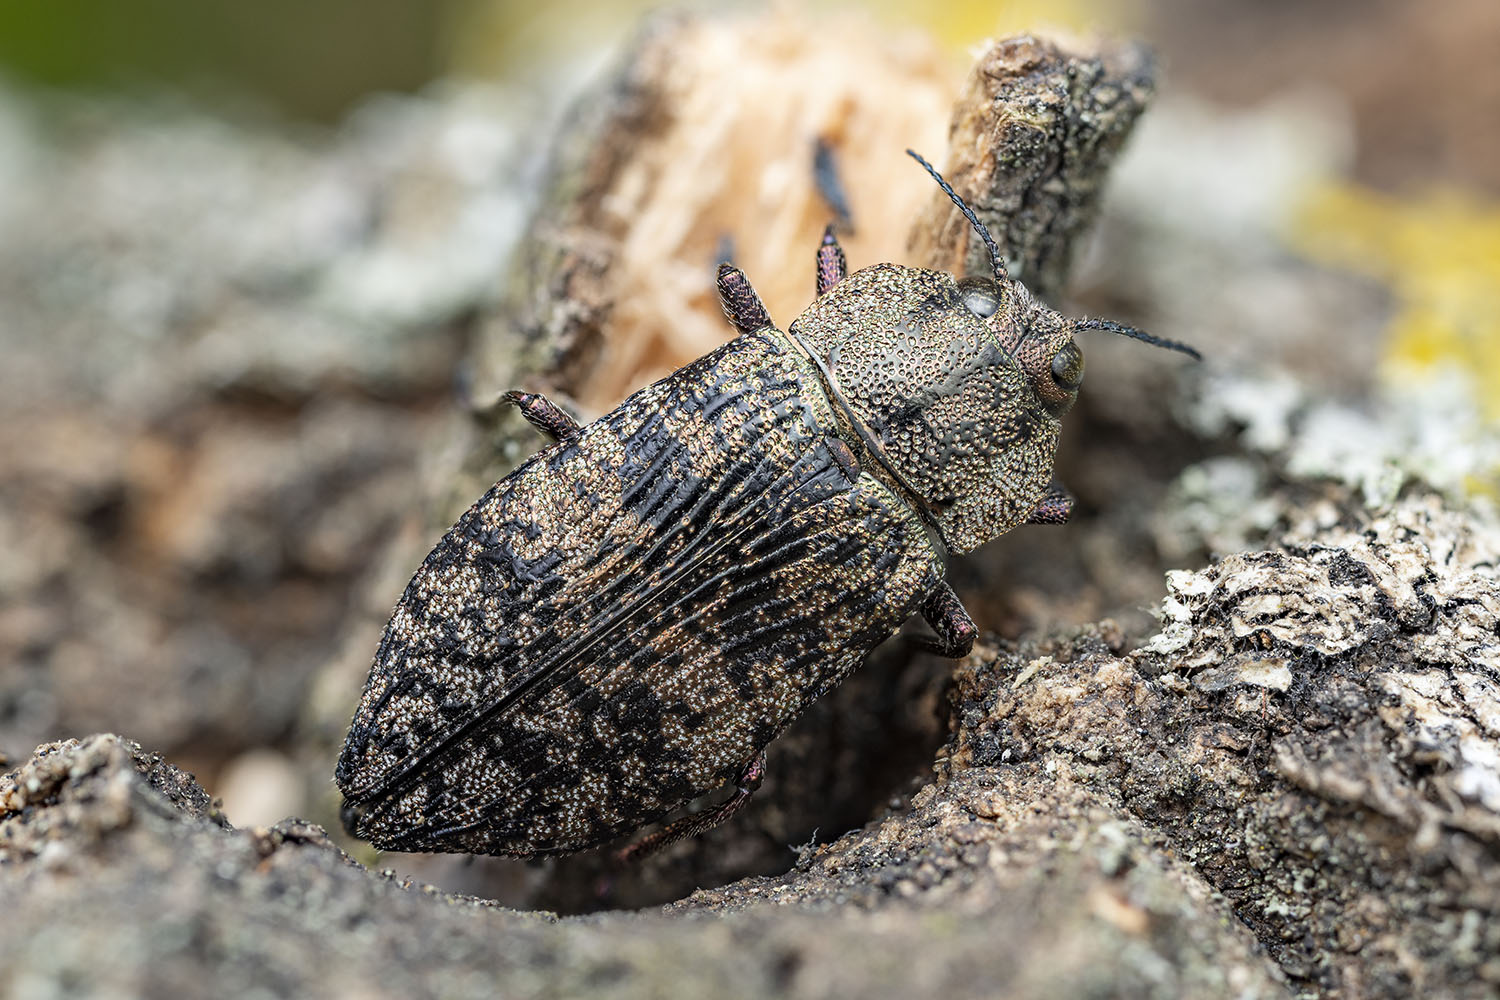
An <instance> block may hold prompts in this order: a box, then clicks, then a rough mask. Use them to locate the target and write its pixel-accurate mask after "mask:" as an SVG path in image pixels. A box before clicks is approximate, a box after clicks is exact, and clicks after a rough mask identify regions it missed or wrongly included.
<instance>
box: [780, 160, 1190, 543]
mask: <svg viewBox="0 0 1500 1000" xmlns="http://www.w3.org/2000/svg"><path fill="white" fill-rule="evenodd" d="M912 156H913V157H915V158H916V159H917V160H918V162H920V163H922V165H923V166H924V167H926V168H927V170H928V171H929V172H930V173H931V174H932V176H933V177H934V178H936V179H937V181H938V183H939V184H941V185H942V187H943V190H944V191H946V192H947V193H948V195H949V197H951V198H952V199H953V202H954V204H956V205H957V206H958V207H959V209H960V210H961V211H963V213H964V214H965V216H967V217H968V219H969V221H970V222H971V223H972V224H973V226H974V228H975V231H976V232H977V233H978V234H979V236H980V238H981V239H983V240H984V242H985V246H986V247H987V248H988V249H989V252H990V262H991V269H992V271H993V273H992V274H991V275H988V276H975V277H968V278H964V279H962V280H959V279H956V278H955V277H954V276H953V275H951V274H947V273H945V272H942V271H931V270H926V269H923V268H912V267H901V266H897V265H894V264H877V265H875V266H873V267H868V268H865V269H864V270H861V271H858V272H855V273H854V274H851V275H849V276H847V277H840V278H839V280H837V281H834V282H825V280H824V278H823V275H822V270H823V267H822V265H823V264H824V260H823V258H824V257H825V256H831V254H830V253H828V252H827V251H828V247H829V244H830V243H831V241H832V236H831V234H830V235H829V236H826V237H825V239H824V244H825V246H824V248H823V249H821V250H820V256H819V265H820V270H819V275H820V277H819V290H820V291H821V292H823V294H821V295H820V296H819V298H818V299H817V301H815V302H814V303H813V304H812V305H811V306H809V307H808V309H807V310H806V311H805V312H803V314H802V315H801V316H800V317H799V318H798V319H797V321H796V322H795V323H793V324H792V326H791V327H790V328H789V330H788V334H789V335H790V337H791V339H792V340H793V341H794V342H796V343H797V344H798V346H800V347H801V348H802V349H803V350H804V351H805V352H806V353H807V354H808V355H809V356H810V357H811V358H812V360H813V362H814V364H816V365H817V367H818V369H819V371H820V373H821V374H822V376H823V380H824V382H825V384H826V387H827V390H828V393H829V396H830V398H831V399H832V400H833V402H834V403H835V406H836V407H837V409H838V410H839V411H840V413H841V415H842V417H843V418H844V419H845V420H846V421H847V423H848V425H849V427H850V429H851V430H852V432H853V433H854V434H855V435H856V436H858V438H859V439H860V440H861V442H862V443H863V444H864V446H865V450H866V452H867V453H868V454H869V456H870V457H871V458H872V459H874V461H875V463H876V464H877V465H878V466H879V467H880V468H881V469H882V470H884V473H885V475H886V477H887V478H888V479H890V480H891V481H893V482H894V483H895V485H896V486H897V487H898V488H899V489H901V491H902V492H904V493H905V494H906V495H907V496H908V497H909V498H910V499H911V500H912V502H913V503H915V505H916V507H917V509H918V511H919V512H920V513H921V514H922V516H923V518H924V519H925V520H926V521H927V522H928V524H929V525H931V526H932V527H933V528H934V529H935V530H936V531H937V533H938V534H939V535H940V536H941V538H942V540H943V542H944V544H945V545H946V546H947V547H948V548H949V549H950V550H952V551H955V552H967V551H969V550H971V549H974V548H977V547H978V546H979V545H982V544H983V543H984V542H986V541H989V540H990V539H991V538H995V537H997V536H998V535H1001V534H1003V533H1004V532H1006V531H1008V530H1010V529H1011V528H1012V527H1015V526H1016V525H1018V524H1020V523H1022V522H1024V521H1026V520H1027V518H1028V517H1029V516H1030V515H1031V513H1032V512H1033V511H1034V510H1035V509H1036V507H1037V504H1038V503H1039V502H1041V500H1042V498H1043V497H1044V495H1045V494H1046V492H1047V488H1048V486H1049V484H1050V483H1051V480H1052V464H1053V457H1054V454H1055V452H1056V449H1057V438H1058V432H1059V429H1060V420H1061V418H1062V416H1063V414H1065V413H1066V412H1067V411H1068V409H1069V408H1070V407H1071V406H1072V405H1073V402H1074V401H1075V400H1076V399H1077V398H1078V388H1079V386H1080V385H1081V384H1082V382H1083V352H1082V351H1081V350H1079V348H1078V345H1077V344H1076V343H1075V342H1074V339H1073V338H1074V334H1075V333H1076V332H1077V331H1080V330H1086V329H1101V330H1107V331H1110V332H1114V333H1122V334H1124V335H1126V336H1132V337H1136V338H1137V339H1141V340H1146V341H1148V342H1150V343H1155V344H1157V345H1159V346H1164V347H1169V348H1172V349H1175V350H1181V351H1184V352H1186V353H1189V354H1193V355H1194V356H1196V352H1194V351H1193V350H1192V349H1191V348H1187V347H1184V346H1183V345H1180V344H1175V343H1172V342H1170V341H1162V340H1157V339H1156V338H1154V337H1149V336H1147V335H1146V334H1142V333H1139V332H1138V331H1135V330H1131V329H1130V328H1128V327H1121V326H1118V325H1117V324H1113V323H1107V322H1104V321H1098V320H1073V319H1069V318H1067V317H1065V316H1063V315H1061V314H1060V313H1058V312H1056V311H1054V310H1052V309H1050V308H1048V307H1047V306H1045V305H1043V304H1042V303H1040V302H1038V301H1036V299H1034V298H1033V297H1032V295H1031V294H1030V292H1028V291H1027V289H1026V287H1025V286H1024V285H1022V284H1021V283H1020V282H1018V281H1014V280H1012V279H1011V278H1010V277H1009V276H1008V274H1007V273H1006V269H1005V262H1004V260H1003V258H1002V257H1001V256H1000V252H999V248H998V247H997V246H996V244H995V241H994V239H993V238H992V237H991V236H990V234H989V232H988V230H986V229H985V227H984V225H983V224H982V223H980V221H979V220H978V218H976V217H975V215H974V213H973V212H972V211H971V210H970V209H969V207H968V206H967V205H965V204H964V202H963V200H962V199H961V198H959V197H958V195H956V194H954V193H953V189H952V188H950V187H949V186H948V184H947V182H946V181H944V180H943V179H942V177H941V176H939V175H938V173H937V172H936V171H935V170H933V169H932V167H931V166H929V165H928V164H927V163H926V161H925V160H922V159H921V157H918V156H916V154H915V153H913V154H912ZM838 256H839V258H840V263H841V259H842V254H839V255H838Z"/></svg>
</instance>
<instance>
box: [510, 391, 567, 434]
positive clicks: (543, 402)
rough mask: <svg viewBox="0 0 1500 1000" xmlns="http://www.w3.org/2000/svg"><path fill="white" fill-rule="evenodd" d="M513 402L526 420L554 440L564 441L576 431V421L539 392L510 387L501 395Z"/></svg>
mask: <svg viewBox="0 0 1500 1000" xmlns="http://www.w3.org/2000/svg"><path fill="white" fill-rule="evenodd" d="M501 399H503V400H505V402H507V403H514V404H515V405H516V409H518V410H520V411H521V416H523V417H525V418H526V422H527V423H529V424H530V425H531V426H533V427H535V428H536V429H537V430H539V431H541V432H542V433H543V434H546V435H547V436H548V437H550V438H552V440H554V441H566V440H568V438H570V437H573V436H574V435H575V434H577V433H578V431H579V427H578V421H576V420H574V419H573V418H572V417H570V416H568V414H567V413H566V412H564V411H563V408H562V407H560V406H558V405H557V404H556V403H554V402H552V400H550V399H548V398H547V397H546V396H543V395H542V394H541V393H539V392H522V391H521V390H519V389H512V390H511V391H510V392H507V393H506V394H505V395H503V396H502V397H501Z"/></svg>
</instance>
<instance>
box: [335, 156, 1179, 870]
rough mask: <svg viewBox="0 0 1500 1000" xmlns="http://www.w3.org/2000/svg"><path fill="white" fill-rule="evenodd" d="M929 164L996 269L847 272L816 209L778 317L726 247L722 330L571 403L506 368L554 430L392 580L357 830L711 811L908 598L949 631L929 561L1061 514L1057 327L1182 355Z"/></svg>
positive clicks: (379, 835) (355, 737) (474, 833)
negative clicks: (802, 263)
mask: <svg viewBox="0 0 1500 1000" xmlns="http://www.w3.org/2000/svg"><path fill="white" fill-rule="evenodd" d="M924 166H925V163H924ZM928 169H929V170H930V169H931V168H928ZM936 176H937V175H936V173H935V172H934V177H936ZM938 180H939V183H943V182H942V180H941V178H938ZM943 186H944V189H945V190H947V191H948V193H949V194H950V196H952V197H953V198H954V201H955V203H956V204H958V205H959V207H960V208H961V209H962V210H963V211H964V212H965V214H966V215H968V216H969V218H970V220H971V222H973V223H974V225H975V227H976V229H977V231H978V232H979V233H980V235H981V236H982V237H983V238H984V239H985V241H986V245H987V246H989V247H990V248H991V261H992V264H993V269H994V274H993V275H992V276H980V277H970V278H965V279H964V280H962V281H959V280H957V279H955V278H954V277H953V276H952V275H950V274H946V273H943V272H939V271H931V270H924V269H920V268H911V267H899V266H896V265H892V264H877V265H875V266H873V267H868V268H865V269H864V270H861V271H858V272H856V273H854V274H846V269H845V266H844V258H843V252H842V251H841V250H840V249H839V247H838V244H837V242H836V241H835V240H834V238H833V235H832V233H831V231H830V232H829V233H828V234H827V235H825V237H824V240H823V244H822V246H820V247H819V248H818V251H817V258H816V265H817V268H816V270H817V287H818V292H819V294H818V297H817V299H816V301H814V302H813V304H812V305H811V306H809V307H808V308H807V310H806V311H805V312H804V313H803V314H802V315H801V316H800V317H799V318H798V319H797V321H796V322H794V323H792V324H791V326H790V327H788V328H787V330H786V331H785V332H783V331H782V330H780V329H777V328H776V327H775V326H774V325H773V324H772V323H771V321H770V319H769V317H768V316H767V315H766V311H765V309H764V307H763V306H762V305H761V303H760V300H759V298H758V297H757V296H756V295H755V293H754V291H753V290H752V289H751V288H750V285H749V283H748V282H747V281H746V280H745V278H744V276H743V275H742V274H741V273H740V272H739V271H738V270H736V269H734V268H732V267H730V266H728V265H724V266H723V267H721V268H720V271H719V288H720V293H721V298H722V299H723V302H724V305H725V312H726V314H727V315H728V316H729V319H730V321H731V322H732V323H733V324H734V326H735V327H736V328H737V329H738V331H739V336H738V337H737V338H736V339H734V340H733V341H731V342H729V343H728V344H725V345H724V346H723V347H721V348H719V349H718V350H716V351H714V352H712V353H710V354H708V355H707V356H705V357H703V358H700V359H699V360H697V361H695V362H693V363H692V364H690V365H688V366H686V367H685V368H682V369H681V370H679V371H677V372H675V373H673V374H672V375H670V376H668V377H667V378H665V379H663V380H661V381H660V382H657V383H656V384H654V385H651V386H648V387H647V388H645V389H642V390H641V391H639V392H637V393H635V394H634V395H632V396H631V397H630V398H629V399H627V400H626V401H625V402H624V403H623V404H621V405H620V407H619V408H618V409H616V410H614V411H613V412H611V413H609V414H607V415H605V416H604V417H602V418H600V419H599V420H596V421H594V422H593V423H590V424H588V425H586V426H582V427H579V426H577V425H576V424H574V423H573V422H572V421H571V419H570V418H568V417H567V416H566V415H565V414H563V412H562V411H561V410H559V409H557V408H556V407H555V406H553V405H552V404H550V403H548V402H547V401H546V400H545V399H543V398H542V397H539V396H533V395H529V394H525V393H513V394H511V397H512V400H513V401H514V402H516V403H517V404H518V405H520V406H521V408H522V411H523V413H525V415H526V416H527V417H528V419H530V420H531V421H532V422H533V423H535V424H536V425H537V426H538V427H540V428H542V429H543V430H545V431H547V432H548V433H550V434H551V435H552V436H554V437H555V438H557V440H556V442H555V443H554V444H552V445H551V446H549V447H547V448H544V449H543V450H542V451H540V452H539V453H538V454H536V455H535V456H533V457H532V458H531V459H530V460H529V461H527V462H526V463H525V464H524V465H522V466H521V467H520V468H518V469H517V470H516V471H515V472H513V473H511V474H510V475H509V476H507V477H505V478H504V479H502V480H501V481H500V482H499V483H497V484H495V486H494V487H492V488H491V489H490V490H489V492H487V493H486V494H485V495H484V496H483V497H481V498H480V499H479V500H478V501H476V502H475V504H474V505H473V506H472V507H470V508H469V510H468V511H467V512H466V513H465V514H464V515H463V517H461V518H460V519H459V521H458V523H457V524H455V525H454V526H453V527H452V528H451V529H450V530H449V531H448V533H447V534H445V535H444V536H443V538H442V540H441V541H440V542H439V543H438V545H437V547H436V548H435V549H433V551H432V553H431V554H430V555H428V556H427V558H426V560H425V561H424V562H423V563H422V566H421V568H420V569H418V570H417V573H416V575H415V576H414V577H413V578H412V580H411V582H410V583H409V584H408V585H407V587H406V591H405V593H404V594H403V595H402V597H401V600H400V602H399V603H398V604H397V606H396V609H395V613H394V614H393V616H392V618H391V621H390V624H389V625H388V626H387V628H386V631H385V635H384V637H383V638H382V640H381V643H380V647H379V649H378V651H377V652H376V654H375V662H374V666H373V668H372V669H371V672H370V676H369V680H368V681H367V683H366V686H365V690H364V694H363V697H362V698H361V701H360V704H359V707H358V709H357V711H356V713H355V716H354V721H353V724H352V726H351V728H350V731H349V736H348V740H347V742H346V744H345V746H344V750H343V753H342V755H341V756H340V758H339V763H338V768H337V771H336V775H335V777H336V780H337V782H338V786H339V788H340V790H341V791H342V792H343V795H344V799H345V806H344V822H345V824H346V825H347V826H348V828H349V829H350V831H351V832H352V833H354V834H355V835H357V836H361V837H365V838H368V839H369V840H371V841H372V842H374V843H375V844H376V845H377V846H379V847H382V848H386V849H390V850H411V851H462V852H472V853H483V854H503V855H514V856H536V855H546V854H565V853H569V852H573V851H578V850H582V849H585V848H589V847H594V846H597V845H601V844H604V843H607V842H609V841H611V840H613V839H615V838H617V837H620V836H622V835H624V834H627V833H630V832H631V831H634V830H636V829H638V828H640V827H641V826H643V825H645V824H648V823H651V822H654V821H657V820H660V819H663V818H666V817H668V816H669V815H670V814H672V813H673V812H674V811H675V810H678V809H680V808H681V807H682V806H684V805H685V804H687V803H688V802H690V801H691V800H693V799H694V798H696V797H698V796H700V795H703V794H704V793H706V792H710V791H713V790H714V789H717V788H721V787H726V786H728V787H735V788H737V791H736V792H735V794H734V795H733V796H732V797H731V799H730V800H729V801H728V802H726V803H724V804H722V805H720V806H718V807H716V808H713V809H710V810H708V811H707V812H705V813H700V814H697V815H696V816H694V817H690V818H688V819H685V820H680V821H678V822H677V823H675V824H672V825H671V826H669V827H668V828H667V829H666V830H665V831H663V832H662V833H659V834H657V835H655V837H654V838H648V840H647V841H646V842H643V845H644V849H643V850H638V851H637V853H644V852H645V850H652V849H655V848H657V847H659V846H661V845H662V844H664V843H667V842H670V841H671V840H673V839H676V838H677V837H680V836H687V835H691V834H695V833H698V832H701V831H702V830H704V829H707V828H708V827H710V826H712V825H714V824H716V823H718V822H721V821H722V820H723V819H725V818H727V817H728V816H729V815H730V814H731V813H732V812H733V811H734V810H735V809H737V808H738V807H739V805H740V804H742V803H743V801H744V800H745V799H746V798H748V796H749V795H750V793H751V792H752V791H753V790H754V788H755V786H756V785H757V784H758V783H759V780H760V775H761V773H762V768H763V757H762V753H763V750H764V748H765V746H766V745H767V744H768V743H769V742H770V741H771V740H773V739H775V738H776V736H777V735H778V734H779V733H781V732H782V730H783V729H785V728H786V726H787V725H788V724H789V723H791V722H792V720H793V719H795V718H796V717H797V716H798V715H799V714H800V713H801V712H802V711H803V710H804V709H805V708H806V707H807V706H808V705H809V704H810V703H811V702H812V701H814V700H815V699H816V698H818V697H819V696H821V695H822V694H823V693H825V692H826V691H828V690H829V689H830V688H832V687H834V686H835V685H837V684H838V683H839V682H840V681H842V680H843V679H844V678H845V677H846V676H847V675H848V674H849V673H850V671H852V670H854V669H855V668H856V667H857V666H858V665H859V664H860V663H861V662H862V661H863V660H864V658H865V656H866V655H867V654H868V653H869V651H870V650H871V649H873V648H874V647H875V646H876V645H878V644H879V643H881V642H882V641H884V640H885V639H886V638H888V637H889V636H891V635H892V634H893V633H894V632H895V631H896V630H897V629H898V628H899V627H900V626H901V624H902V623H903V622H904V621H906V620H907V619H908V618H909V617H911V616H912V615H913V614H921V615H922V616H923V617H924V618H926V619H927V621H928V622H929V623H930V624H931V625H932V626H933V628H934V629H935V631H936V633H937V641H936V643H934V647H935V648H937V649H938V650H939V651H941V652H943V653H946V654H947V655H950V656H961V655H963V654H965V653H966V652H967V651H968V649H969V647H970V645H971V644H972V642H973V639H974V636H975V634H976V631H977V630H976V628H975V626H974V623H973V622H972V621H971V620H970V619H969V617H968V615H967V614H966V613H965V612H964V610H963V606H962V605H961V604H960V603H959V601H958V598H957V597H956V596H955V595H954V593H953V591H952V590H951V589H950V588H949V586H948V585H947V584H946V583H945V582H944V559H945V557H946V555H947V553H949V552H954V553H963V552H968V551H970V550H972V549H974V548H976V547H978V546H979V545H982V544H983V543H985V542H986V541H988V540H990V539H992V538H995V537H996V536H998V535H1000V534H1003V533H1004V532H1006V531H1008V530H1010V529H1011V528H1012V527H1015V526H1016V525H1018V524H1022V523H1025V522H1027V521H1032V522H1038V523H1057V522H1060V521H1063V520H1066V518H1067V514H1068V510H1069V503H1070V501H1069V500H1068V498H1067V496H1066V494H1064V493H1062V492H1061V491H1060V490H1058V489H1057V488H1056V487H1055V486H1054V485H1053V482H1052V465H1053V454H1054V451H1055V448H1056V445H1057V439H1058V430H1059V426H1060V420H1061V418H1062V417H1063V415H1064V414H1065V413H1066V412H1067V410H1068V408H1069V407H1070V406H1071V405H1072V403H1073V401H1074V399H1075V398H1076V396H1077V392H1078V387H1079V384H1080V383H1081V381H1082V377H1083V360H1082V354H1081V353H1080V352H1079V350H1078V347H1077V345H1076V344H1075V343H1074V340H1073V336H1074V333H1075V332H1076V331H1078V330H1081V329H1105V330H1111V331H1113V332H1119V333H1126V334H1127V335H1130V336H1135V337H1138V338H1139V339H1144V340H1148V341H1150V342H1153V343H1157V344H1159V345H1161V346H1166V347H1171V348H1173V349H1177V350H1183V351H1186V352H1188V353H1192V352H1191V349H1188V348H1184V347H1182V345H1178V344H1173V343H1170V342H1166V341H1158V340H1155V339H1154V338H1149V337H1147V336H1146V335H1144V334H1139V333H1137V332H1136V331H1133V330H1129V328H1125V327H1118V326H1116V325H1114V324H1110V323H1106V322H1103V321H1078V320H1070V319H1067V318H1065V317H1063V316H1062V315H1060V314H1058V313H1057V312H1054V311H1053V310H1051V309H1049V308H1047V307H1046V306H1044V305H1042V304H1040V303H1038V302H1036V301H1035V300H1033V299H1032V297H1031V296H1030V295H1029V294H1028V293H1027V291H1026V289H1025V288H1024V287H1023V286H1022V285H1021V284H1019V283H1018V282H1015V281H1011V280H1010V279H1008V277H1007V276H1006V273H1005V268H1004V264H1003V262H1002V261H1001V259H1000V257H999V254H998V251H996V250H995V249H994V244H993V241H992V240H991V239H990V238H989V234H988V233H987V232H985V231H984V229H983V227H982V226H981V225H980V224H979V223H978V221H977V220H975V219H974V218H973V216H972V213H970V212H969V211H968V209H967V206H964V205H963V203H962V201H961V200H960V199H959V198H958V197H957V196H956V195H953V194H952V191H951V189H949V188H948V187H947V185H946V184H944V185H943Z"/></svg>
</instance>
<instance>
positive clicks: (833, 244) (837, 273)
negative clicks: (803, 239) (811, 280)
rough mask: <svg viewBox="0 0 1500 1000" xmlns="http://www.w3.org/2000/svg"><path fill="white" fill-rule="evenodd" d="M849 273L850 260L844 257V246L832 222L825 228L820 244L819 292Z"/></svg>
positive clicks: (830, 286)
mask: <svg viewBox="0 0 1500 1000" xmlns="http://www.w3.org/2000/svg"><path fill="white" fill-rule="evenodd" d="M848 275H849V262H848V261H847V260H845V259H844V248H843V247H841V246H839V241H838V238H837V237H835V236H834V235H833V225H832V224H831V223H830V224H829V226H828V228H827V229H824V230H823V242H822V243H821V244H819V246H818V294H819V295H822V294H823V293H824V292H826V291H828V289H830V288H832V287H833V286H834V285H837V284H838V283H839V282H840V281H843V280H844V278H846V277H848Z"/></svg>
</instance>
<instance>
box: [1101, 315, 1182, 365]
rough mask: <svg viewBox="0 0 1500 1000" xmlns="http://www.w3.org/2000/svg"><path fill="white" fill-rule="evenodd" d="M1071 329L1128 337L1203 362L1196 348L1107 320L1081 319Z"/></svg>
mask: <svg viewBox="0 0 1500 1000" xmlns="http://www.w3.org/2000/svg"><path fill="white" fill-rule="evenodd" d="M1073 328H1074V329H1075V330H1103V331H1105V332H1106V333H1118V334H1119V335H1120V336H1122V337H1130V338H1132V339H1134V340H1139V341H1142V342H1144V343H1147V344H1151V345H1154V346H1156V347H1165V348H1166V349H1167V350H1169V351H1179V352H1181V353H1183V354H1186V355H1187V356H1188V357H1190V358H1192V359H1193V360H1194V361H1202V360H1203V355H1201V354H1199V353H1198V350H1197V348H1193V347H1189V346H1188V345H1186V344H1180V343H1178V342H1177V341H1175V340H1164V339H1163V338H1161V337H1153V336H1151V334H1149V333H1142V332H1141V331H1140V330H1137V329H1136V328H1135V327H1133V326H1126V325H1125V324H1123V323H1114V322H1111V321H1110V320H1107V319H1081V320H1078V321H1077V322H1076V323H1074V324H1073Z"/></svg>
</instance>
